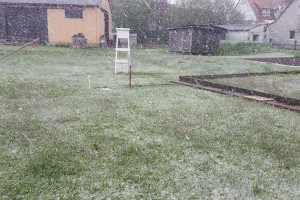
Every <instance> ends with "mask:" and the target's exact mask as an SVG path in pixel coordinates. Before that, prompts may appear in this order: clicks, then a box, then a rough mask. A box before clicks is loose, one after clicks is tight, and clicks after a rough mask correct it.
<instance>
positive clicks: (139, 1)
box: [111, 0, 169, 42]
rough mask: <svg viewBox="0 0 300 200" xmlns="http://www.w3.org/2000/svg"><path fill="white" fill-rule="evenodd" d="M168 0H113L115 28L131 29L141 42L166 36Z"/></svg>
mask: <svg viewBox="0 0 300 200" xmlns="http://www.w3.org/2000/svg"><path fill="white" fill-rule="evenodd" d="M167 5H169V4H168V3H167V0H113V1H111V7H112V12H113V22H114V27H126V28H130V29H131V30H132V32H135V33H137V34H138V40H139V41H140V42H144V41H149V40H151V39H152V40H153V39H154V38H159V37H158V36H159V35H165V34H164V31H165V26H166V24H168V18H167V17H166V15H167V12H166V11H165V10H164V9H167Z"/></svg>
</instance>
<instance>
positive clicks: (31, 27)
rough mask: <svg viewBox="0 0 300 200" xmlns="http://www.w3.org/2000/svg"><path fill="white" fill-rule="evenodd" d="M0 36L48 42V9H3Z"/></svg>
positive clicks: (0, 18) (0, 19)
mask: <svg viewBox="0 0 300 200" xmlns="http://www.w3.org/2000/svg"><path fill="white" fill-rule="evenodd" d="M0 21H1V22H2V26H0V29H1V30H0V36H1V37H2V38H8V39H14V38H22V39H36V38H40V42H42V43H44V42H47V41H48V23H47V9H46V8H17V7H16V8H12V7H11V8H3V9H1V12H0Z"/></svg>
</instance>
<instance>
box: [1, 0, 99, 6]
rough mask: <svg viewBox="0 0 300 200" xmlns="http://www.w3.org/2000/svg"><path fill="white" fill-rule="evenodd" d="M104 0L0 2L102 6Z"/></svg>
mask: <svg viewBox="0 0 300 200" xmlns="http://www.w3.org/2000/svg"><path fill="white" fill-rule="evenodd" d="M101 3H102V0H0V4H18V5H21V4H27V5H28V4H33V5H39V4H42V5H57V6H60V5H61V6H63V5H64V6H65V5H67V6H87V7H89V6H91V7H93V6H100V5H101Z"/></svg>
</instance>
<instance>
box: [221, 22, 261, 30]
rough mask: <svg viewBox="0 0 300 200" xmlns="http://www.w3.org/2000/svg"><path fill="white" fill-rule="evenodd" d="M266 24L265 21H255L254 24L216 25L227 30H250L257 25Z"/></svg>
mask: <svg viewBox="0 0 300 200" xmlns="http://www.w3.org/2000/svg"><path fill="white" fill-rule="evenodd" d="M262 25H266V23H256V24H228V25H218V27H222V28H225V29H227V30H228V31H250V30H251V29H254V28H257V27H259V26H262Z"/></svg>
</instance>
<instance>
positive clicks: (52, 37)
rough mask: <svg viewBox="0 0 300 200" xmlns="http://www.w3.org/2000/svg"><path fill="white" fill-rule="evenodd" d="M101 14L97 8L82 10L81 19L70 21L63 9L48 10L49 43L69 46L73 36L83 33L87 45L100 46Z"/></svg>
mask: <svg viewBox="0 0 300 200" xmlns="http://www.w3.org/2000/svg"><path fill="white" fill-rule="evenodd" d="M101 14H102V12H101V11H100V9H99V8H84V9H83V18H82V19H74V18H71V19H70V18H65V9H59V8H58V9H48V33H49V43H50V44H69V43H72V36H73V35H74V34H78V33H83V34H84V35H85V38H86V39H87V43H88V44H89V45H97V44H100V35H101V33H100V20H101ZM103 20H104V19H103Z"/></svg>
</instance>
